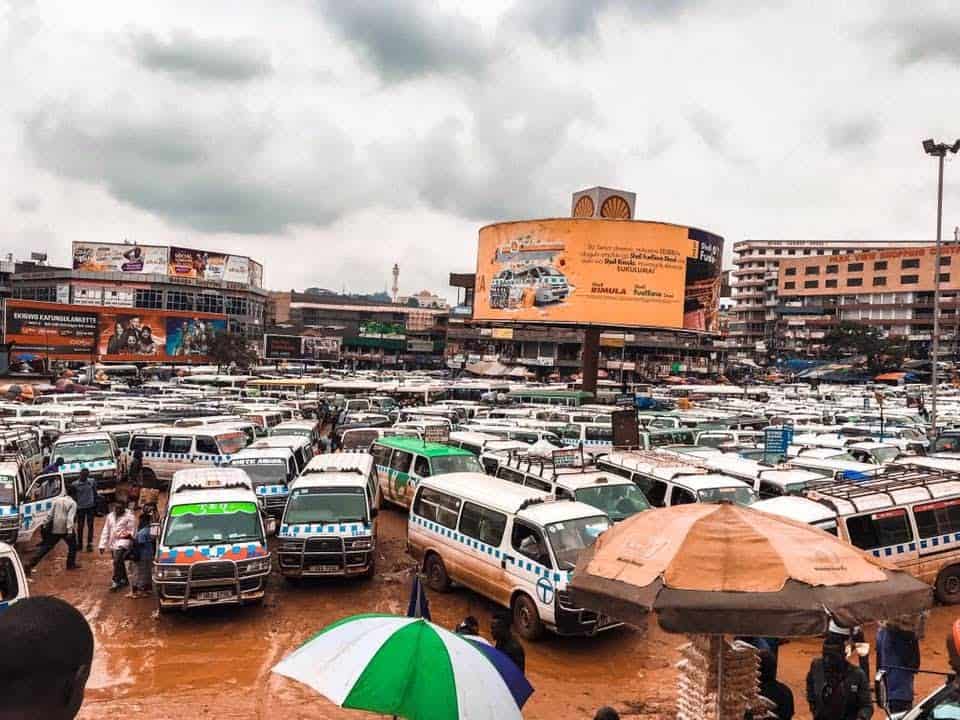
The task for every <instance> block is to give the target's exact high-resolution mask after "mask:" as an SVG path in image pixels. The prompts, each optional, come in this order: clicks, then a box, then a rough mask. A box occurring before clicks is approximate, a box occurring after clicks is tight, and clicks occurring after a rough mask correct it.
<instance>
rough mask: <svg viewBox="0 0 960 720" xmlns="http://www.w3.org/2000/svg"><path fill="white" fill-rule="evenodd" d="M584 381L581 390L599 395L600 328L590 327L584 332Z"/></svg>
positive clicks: (582, 372) (582, 360)
mask: <svg viewBox="0 0 960 720" xmlns="http://www.w3.org/2000/svg"><path fill="white" fill-rule="evenodd" d="M580 362H581V363H582V370H581V374H582V376H583V380H582V381H581V383H580V385H581V390H583V391H584V392H588V393H591V394H593V395H594V396H595V395H596V394H597V369H598V366H599V364H600V328H598V327H595V326H590V327H588V328H587V329H586V330H584V332H583V357H582V358H581V361H580Z"/></svg>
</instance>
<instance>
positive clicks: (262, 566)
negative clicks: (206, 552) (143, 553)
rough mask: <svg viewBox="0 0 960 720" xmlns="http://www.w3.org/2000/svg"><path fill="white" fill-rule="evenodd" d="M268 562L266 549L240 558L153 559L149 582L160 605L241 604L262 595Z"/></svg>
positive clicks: (193, 606) (257, 599)
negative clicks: (194, 561)
mask: <svg viewBox="0 0 960 720" xmlns="http://www.w3.org/2000/svg"><path fill="white" fill-rule="evenodd" d="M270 566H271V555H270V553H269V552H268V553H267V554H265V555H262V556H260V557H257V558H252V559H249V560H240V561H235V560H232V559H229V558H217V559H211V560H208V561H201V562H196V563H190V564H185V563H161V562H157V561H154V563H153V586H154V588H156V593H157V599H158V602H159V604H160V607H161V608H164V609H166V608H181V609H183V610H188V609H190V608H195V607H208V606H211V605H243V604H246V603H251V602H258V601H259V600H262V599H263V597H264V595H265V594H266V590H267V578H268V576H269V575H270ZM173 570H176V571H177V572H175V573H174V572H172V571H173Z"/></svg>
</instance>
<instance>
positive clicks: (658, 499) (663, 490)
mask: <svg viewBox="0 0 960 720" xmlns="http://www.w3.org/2000/svg"><path fill="white" fill-rule="evenodd" d="M640 489H641V490H643V494H644V495H646V496H647V501H648V502H649V503H650V504H651V505H653V506H654V507H663V505H664V502H665V501H666V499H667V484H666V483H665V482H664V481H663V480H654V481H653V482H652V483H650V488H649V489H647V488H644V487H641V488H640Z"/></svg>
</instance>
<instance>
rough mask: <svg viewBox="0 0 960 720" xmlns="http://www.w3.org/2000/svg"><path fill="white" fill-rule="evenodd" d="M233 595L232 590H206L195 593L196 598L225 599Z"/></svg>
mask: <svg viewBox="0 0 960 720" xmlns="http://www.w3.org/2000/svg"><path fill="white" fill-rule="evenodd" d="M233 595H234V593H233V590H207V591H205V592H198V593H197V600H227V599H229V598H232V597H233Z"/></svg>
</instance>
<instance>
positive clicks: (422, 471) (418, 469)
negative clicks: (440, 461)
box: [413, 455, 430, 478]
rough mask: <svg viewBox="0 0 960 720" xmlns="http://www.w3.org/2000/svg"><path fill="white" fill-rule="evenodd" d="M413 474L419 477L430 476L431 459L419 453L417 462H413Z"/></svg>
mask: <svg viewBox="0 0 960 720" xmlns="http://www.w3.org/2000/svg"><path fill="white" fill-rule="evenodd" d="M413 474H414V475H416V476H417V477H422V478H425V477H430V461H429V460H427V459H426V458H425V457H424V456H423V455H417V459H416V462H414V463H413Z"/></svg>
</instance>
